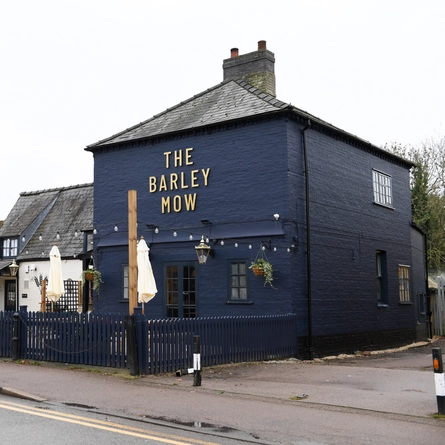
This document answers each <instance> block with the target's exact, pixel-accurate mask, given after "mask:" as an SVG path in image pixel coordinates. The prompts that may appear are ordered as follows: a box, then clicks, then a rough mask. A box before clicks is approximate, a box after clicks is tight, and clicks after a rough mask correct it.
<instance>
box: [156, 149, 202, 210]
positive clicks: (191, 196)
mask: <svg viewBox="0 0 445 445" xmlns="http://www.w3.org/2000/svg"><path fill="white" fill-rule="evenodd" d="M192 152H193V148H186V149H185V150H175V151H173V152H172V151H166V152H164V153H163V155H164V160H165V168H166V169H170V168H182V167H184V166H185V167H186V166H190V165H194V162H193V160H192V154H193V153H192ZM209 176H210V168H209V167H208V168H201V169H196V168H195V169H193V170H181V171H179V172H177V173H176V172H175V173H169V174H161V175H160V176H150V177H149V178H148V191H149V192H150V193H157V192H169V191H173V190H184V191H186V190H187V189H189V188H199V187H201V186H203V187H207V186H208V185H209ZM196 202H197V193H196V192H195V193H184V194H182V195H181V194H178V195H175V196H161V212H162V213H170V212H171V211H173V212H176V213H179V212H181V211H182V210H183V209H184V210H185V211H187V212H191V211H194V210H195V208H196Z"/></svg>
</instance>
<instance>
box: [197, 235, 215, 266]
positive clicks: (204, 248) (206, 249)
mask: <svg viewBox="0 0 445 445" xmlns="http://www.w3.org/2000/svg"><path fill="white" fill-rule="evenodd" d="M195 251H196V256H197V257H198V263H199V264H206V263H207V258H208V257H209V255H210V256H213V251H212V249H211V248H210V246H208V245H207V244H206V243H205V242H204V235H203V236H202V237H201V242H200V243H199V245H197V246H195Z"/></svg>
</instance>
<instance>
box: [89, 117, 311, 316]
mask: <svg viewBox="0 0 445 445" xmlns="http://www.w3.org/2000/svg"><path fill="white" fill-rule="evenodd" d="M287 127H288V122H286V121H285V120H284V119H279V120H271V121H264V122H261V123H257V124H249V125H247V124H245V125H242V126H241V125H240V126H237V127H233V128H228V129H225V130H221V131H214V132H210V131H209V132H205V133H202V134H196V135H194V136H190V137H184V138H177V139H174V140H166V141H163V142H159V143H156V144H154V145H150V144H140V145H138V146H128V147H127V148H125V149H121V150H114V151H113V150H110V151H104V152H101V153H95V212H94V219H95V225H96V227H97V230H98V233H97V237H96V240H95V244H96V246H98V252H97V254H96V257H97V259H96V262H97V263H98V266H99V267H100V268H101V270H102V271H103V281H104V283H103V285H102V287H101V296H100V299H99V301H98V306H96V307H98V308H100V309H104V310H117V309H119V308H124V309H127V308H126V303H125V302H122V298H121V296H122V283H121V280H122V278H121V276H122V274H121V268H122V266H123V265H124V264H127V263H128V253H127V245H126V243H127V241H126V236H127V234H126V233H124V232H126V230H127V227H126V226H127V194H128V190H130V189H133V190H136V191H137V197H138V216H137V219H138V222H139V224H138V236H141V235H143V236H144V237H145V239H146V241H147V243H152V244H151V251H150V252H151V253H150V257H151V261H152V266H153V270H154V273H155V277H156V279H157V285H158V291H159V292H158V295H157V296H156V297H155V298H154V299H153V300H152V301H151V302H150V303H149V305H150V307H151V310H152V313H153V314H154V316H156V317H161V316H163V314H164V311H165V309H164V306H165V301H164V283H163V273H164V267H165V265H166V264H167V263H172V262H179V261H186V262H187V261H188V262H189V261H196V255H195V249H194V246H195V245H197V244H198V242H199V238H200V235H201V234H202V233H205V234H207V233H208V231H209V230H210V231H211V233H210V239H211V240H210V243H211V244H213V243H214V242H216V243H217V244H215V246H214V252H215V257H214V258H213V259H211V260H209V262H208V264H207V265H205V266H199V267H198V276H199V278H198V286H199V289H198V290H199V305H198V315H201V316H209V315H235V314H236V315H240V314H252V315H253V314H255V315H258V314H264V313H268V314H277V313H289V312H294V311H295V310H296V308H297V306H298V305H297V301H296V299H295V287H294V286H293V284H294V283H293V282H292V281H291V280H289V275H290V270H293V275H292V276H293V279H295V282H298V283H300V285H299V288H301V283H303V282H304V278H303V276H302V275H301V273H302V270H303V268H302V267H301V266H300V267H299V268H297V267H296V266H295V264H296V263H297V262H298V261H300V262H301V261H304V249H300V250H299V251H296V249H295V250H294V249H291V251H290V252H287V248H288V247H289V246H291V244H292V243H294V240H293V237H294V236H297V234H298V227H297V217H296V215H297V209H296V207H297V206H296V202H295V201H296V193H295V189H296V188H297V187H301V184H299V183H301V181H302V179H301V178H302V176H301V165H298V163H300V164H301V159H296V156H295V154H292V156H290V155H288V150H287V149H288V144H289V139H290V138H288V137H287ZM293 131H294V132H295V130H293ZM293 137H294V139H295V140H291V143H292V144H293V145H294V144H295V143H301V140H300V139H301V137H299V136H298V134H297V133H295V134H294V136H293ZM189 147H192V148H193V151H190V152H189V153H190V154H191V156H192V157H191V159H190V161H191V162H193V165H190V166H186V165H183V166H182V167H178V168H174V167H173V166H170V168H166V164H165V156H164V153H165V152H174V151H175V150H183V156H184V153H185V150H186V149H187V148H189ZM297 151H298V150H297ZM288 164H289V165H290V164H292V166H291V168H289V166H288ZM201 169H205V170H206V169H210V173H209V175H208V184H207V186H206V185H205V183H204V178H203V177H202V175H201V174H200V173H199V172H198V174H197V178H198V180H197V184H199V187H195V188H192V187H189V188H188V189H184V190H173V191H170V190H169V191H162V192H159V191H156V192H154V193H150V191H149V177H150V176H156V177H157V183H158V184H159V180H160V176H161V175H169V174H170V173H176V174H179V175H181V173H184V175H185V178H186V181H187V183H188V185H190V172H191V170H199V171H201ZM295 178H297V179H295ZM289 184H290V185H291V188H292V193H289ZM184 193H187V194H188V193H196V207H195V210H194V211H186V210H185V209H184V208H183V209H182V210H181V211H180V212H174V211H173V209H171V212H170V213H162V206H161V197H166V196H170V197H174V196H175V195H182V194H184ZM300 202H301V199H300ZM275 213H277V214H279V215H280V219H279V221H278V222H276V221H275V219H274V217H273V215H274V214H275ZM204 219H208V220H210V221H211V222H212V226H211V228H210V229H209V228H206V227H201V222H200V221H201V220H204ZM114 224H118V227H119V232H117V233H115V232H114V231H113V227H114ZM146 224H153V225H155V226H157V227H159V229H160V233H159V234H154V233H153V230H151V229H148V228H147V226H146ZM174 230H176V231H177V233H178V236H177V237H176V238H175V237H173V235H172V234H173V231H174ZM284 232H286V233H285V234H284ZM190 233H193V236H194V240H193V241H189V239H188V237H189V235H190ZM215 234H217V235H215ZM255 235H258V236H255ZM221 239H224V241H225V244H224V246H221V244H220V241H221ZM269 240H270V243H271V246H272V247H276V249H277V251H274V250H270V251H269V250H266V252H265V253H266V255H267V257H268V259H269V260H270V261H271V262H272V263H273V265H274V267H275V269H276V281H275V282H274V284H275V286H276V288H277V289H271V288H270V287H265V286H264V285H263V280H262V279H261V278H258V277H255V276H254V275H253V273H251V272H250V271H249V275H248V279H249V300H250V301H251V303H252V304H247V305H234V304H228V303H227V300H228V272H229V265H230V260H234V259H239V260H246V262H247V263H248V264H249V265H250V262H251V261H253V260H254V259H255V257H256V255H257V254H258V250H259V248H260V242H261V241H263V242H265V243H266V244H267V245H269ZM235 241H237V242H238V244H239V247H237V248H236V247H234V243H235ZM249 244H251V245H252V249H249V248H248V245H249ZM292 267H293V269H291V268H292Z"/></svg>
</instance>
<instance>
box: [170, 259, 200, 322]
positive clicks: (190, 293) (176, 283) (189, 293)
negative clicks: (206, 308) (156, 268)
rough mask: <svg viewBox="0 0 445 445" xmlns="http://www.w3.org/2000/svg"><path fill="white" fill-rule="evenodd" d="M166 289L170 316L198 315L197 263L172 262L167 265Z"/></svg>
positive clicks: (193, 316)
mask: <svg viewBox="0 0 445 445" xmlns="http://www.w3.org/2000/svg"><path fill="white" fill-rule="evenodd" d="M165 289H166V290H165V297H166V298H165V301H166V304H167V317H168V318H195V317H196V302H197V295H196V266H195V264H190V263H187V264H172V265H168V266H166V270H165Z"/></svg>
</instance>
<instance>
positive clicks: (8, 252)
mask: <svg viewBox="0 0 445 445" xmlns="http://www.w3.org/2000/svg"><path fill="white" fill-rule="evenodd" d="M18 245H19V239H18V238H8V239H4V240H3V257H16V256H17V247H18Z"/></svg>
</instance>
